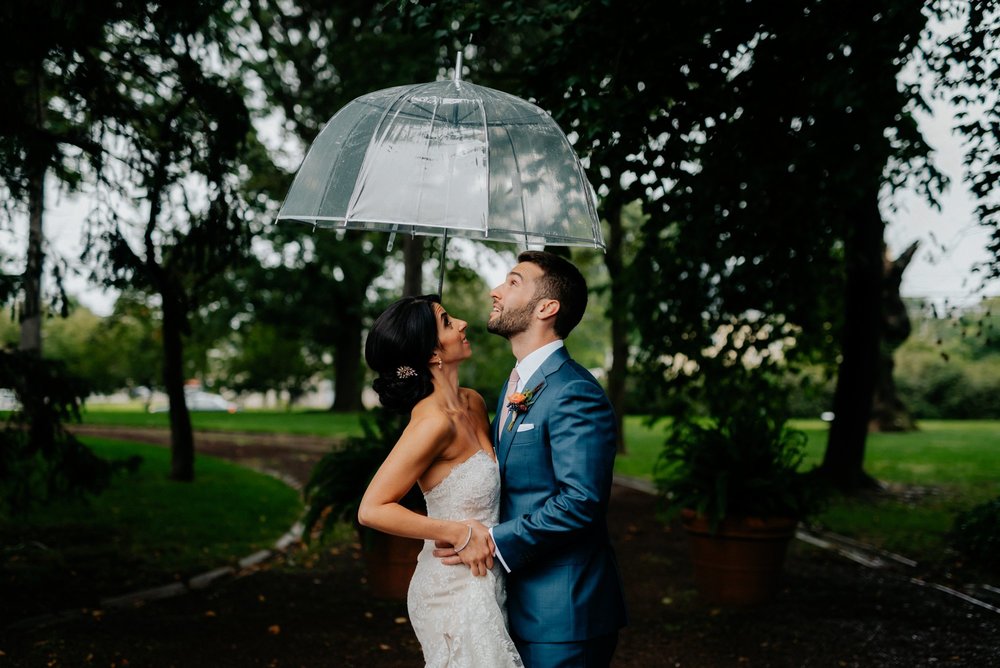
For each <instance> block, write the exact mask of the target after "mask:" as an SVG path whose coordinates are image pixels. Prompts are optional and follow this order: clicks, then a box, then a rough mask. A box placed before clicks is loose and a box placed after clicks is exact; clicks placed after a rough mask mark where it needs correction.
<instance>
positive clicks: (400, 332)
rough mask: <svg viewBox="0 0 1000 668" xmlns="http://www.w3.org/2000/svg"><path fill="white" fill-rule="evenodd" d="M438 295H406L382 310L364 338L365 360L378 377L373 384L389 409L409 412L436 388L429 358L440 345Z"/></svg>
mask: <svg viewBox="0 0 1000 668" xmlns="http://www.w3.org/2000/svg"><path fill="white" fill-rule="evenodd" d="M440 303H441V298H440V297H439V296H438V295H422V296H420V297H403V298H402V299H400V300H399V301H397V302H395V303H394V304H392V306H390V307H389V308H387V309H386V310H385V311H383V312H382V315H380V316H379V317H378V318H376V319H375V322H374V324H372V328H371V331H369V332H368V340H367V341H366V342H365V361H366V362H368V366H370V367H371V368H372V369H373V370H374V371H377V372H378V374H379V375H378V378H376V379H375V380H374V381H373V382H372V388H373V389H374V390H375V392H377V393H378V398H379V401H381V402H382V405H383V406H385V407H386V408H388V409H389V410H394V411H399V412H403V413H407V412H409V411H410V409H411V408H413V407H414V406H415V405H416V403H417V402H418V401H420V400H421V399H423V398H424V397H426V396H427V395H429V394H430V393H431V392H432V391H433V390H434V385H433V383H431V372H430V368H429V367H428V362H429V360H430V358H431V356H432V355H433V354H434V350H435V348H437V346H438V330H437V318H435V317H434V304H440Z"/></svg>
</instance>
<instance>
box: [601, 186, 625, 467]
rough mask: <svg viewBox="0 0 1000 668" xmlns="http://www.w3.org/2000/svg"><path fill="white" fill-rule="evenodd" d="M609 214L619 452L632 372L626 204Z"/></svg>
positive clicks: (612, 374)
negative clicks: (625, 270)
mask: <svg viewBox="0 0 1000 668" xmlns="http://www.w3.org/2000/svg"><path fill="white" fill-rule="evenodd" d="M605 215H606V217H607V220H608V226H609V227H610V229H611V235H610V237H609V238H608V248H607V252H606V253H605V254H604V264H605V265H606V266H607V267H608V275H609V276H610V280H611V369H609V370H608V398H609V399H610V400H611V405H612V406H614V409H615V422H616V427H617V433H618V442H617V446H618V452H619V453H624V452H625V429H624V426H625V425H624V420H625V411H626V409H627V407H626V405H625V400H626V393H625V379H626V376H627V374H628V329H629V322H628V309H627V307H626V303H625V295H624V292H625V286H624V284H623V280H622V278H621V277H622V237H623V235H624V232H623V230H622V220H621V215H622V207H621V205H620V204H618V203H612V204H607V205H606V207H605Z"/></svg>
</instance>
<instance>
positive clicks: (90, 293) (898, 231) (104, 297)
mask: <svg viewBox="0 0 1000 668" xmlns="http://www.w3.org/2000/svg"><path fill="white" fill-rule="evenodd" d="M932 108H933V110H934V114H933V115H927V114H919V115H918V121H919V123H920V127H921V130H922V131H923V133H924V136H925V138H926V140H927V141H928V143H929V144H930V145H931V147H932V148H933V149H934V151H935V155H934V161H935V163H936V164H937V165H938V167H939V169H941V170H942V171H943V172H944V173H945V174H946V175H948V176H949V177H950V179H951V185H950V187H949V189H948V190H947V191H946V192H945V193H944V194H943V195H942V196H941V198H940V201H941V210H940V211H939V210H936V209H934V208H932V207H930V206H929V205H928V204H927V203H925V202H924V201H922V199H921V197H920V196H918V195H917V194H916V193H915V192H912V191H907V192H903V193H900V194H898V195H897V197H896V198H895V201H896V203H897V204H898V205H899V208H898V210H897V211H889V210H887V208H886V207H883V214H884V216H885V219H886V221H887V223H888V224H887V228H886V243H887V245H888V248H889V252H890V254H891V255H892V257H896V256H897V255H898V254H899V253H900V252H902V251H903V250H904V249H905V248H906V247H907V246H908V245H909V244H910V243H912V242H913V241H915V240H920V249H919V251H918V253H917V255H916V257H915V258H914V259H913V261H912V262H911V263H910V265H909V267H908V268H907V270H906V272H905V273H904V274H903V282H902V286H901V292H902V294H903V296H904V297H914V298H925V299H929V300H932V301H934V302H936V303H938V304H942V303H943V302H944V301H945V300H947V303H948V304H953V305H967V304H972V303H975V302H977V301H979V299H981V295H982V294H988V295H997V294H1000V283H997V282H994V283H992V284H991V285H989V286H988V287H987V288H986V290H985V292H979V291H977V288H978V287H979V280H980V279H979V278H978V276H977V275H975V274H974V273H973V272H972V267H973V266H974V265H975V264H977V263H981V262H984V261H986V260H987V259H988V255H987V253H986V251H985V248H986V243H987V239H988V234H989V232H988V230H987V229H986V228H983V227H981V226H979V225H978V224H977V223H976V219H975V216H974V202H973V200H972V197H971V195H970V194H969V192H968V189H967V188H966V187H965V184H964V183H963V182H962V143H961V140H960V138H958V137H956V136H954V135H953V134H952V132H951V127H952V125H953V123H954V119H953V116H952V114H951V111H950V109H949V108H948V107H947V106H945V105H943V103H939V104H937V106H936V107H932ZM47 203H48V207H47V210H46V214H45V215H46V218H45V221H44V224H45V235H46V238H47V240H48V245H49V247H50V248H51V249H52V250H54V252H55V253H58V254H59V255H60V256H62V257H63V258H65V259H66V260H68V261H69V262H70V263H71V265H72V264H74V263H75V264H76V265H79V262H78V260H77V258H79V255H80V251H81V239H82V234H83V219H84V217H85V216H86V214H87V211H88V209H89V203H88V202H87V200H86V199H84V198H81V197H68V196H66V195H63V194H61V193H60V192H59V191H58V190H57V188H55V187H49V188H48V191H47ZM26 239H27V221H26V220H19V221H15V224H14V229H12V230H4V231H2V232H0V244H2V245H3V247H4V248H7V249H9V250H11V251H12V253H13V254H14V255H15V256H16V257H21V256H22V255H23V252H24V250H23V249H24V248H25V247H26ZM449 252H450V253H451V252H462V251H461V249H453V248H452V247H451V246H449ZM22 262H23V260H22ZM480 267H481V268H482V271H481V273H482V274H483V275H484V278H485V279H486V281H487V284H488V285H491V286H492V285H496V284H498V283H500V282H502V280H503V278H504V275H505V273H506V269H507V268H506V267H504V266H502V263H486V264H485V265H484V264H481V265H480ZM7 269H8V271H10V270H16V271H20V270H21V268H20V267H8V268H7ZM66 286H67V290H68V292H69V293H70V294H71V295H73V296H75V297H76V298H78V299H79V300H80V302H81V303H82V304H83V305H84V306H86V307H87V308H89V309H91V310H92V311H94V312H95V313H97V314H99V315H107V314H109V313H110V312H111V309H112V307H113V305H114V301H115V294H114V293H113V292H107V291H105V290H103V289H101V288H100V287H97V286H93V285H90V284H88V283H87V281H86V279H85V278H84V277H83V276H74V275H70V276H69V277H68V278H67V281H66Z"/></svg>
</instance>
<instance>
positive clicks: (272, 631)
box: [267, 624, 281, 636]
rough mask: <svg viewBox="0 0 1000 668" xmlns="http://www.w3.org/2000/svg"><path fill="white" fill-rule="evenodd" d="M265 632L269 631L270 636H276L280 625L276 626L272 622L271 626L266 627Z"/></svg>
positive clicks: (279, 630)
mask: <svg viewBox="0 0 1000 668" xmlns="http://www.w3.org/2000/svg"><path fill="white" fill-rule="evenodd" d="M267 632H268V633H270V634H271V635H272V636H276V635H278V634H279V633H281V627H280V626H278V625H277V624H272V625H271V626H268V627H267Z"/></svg>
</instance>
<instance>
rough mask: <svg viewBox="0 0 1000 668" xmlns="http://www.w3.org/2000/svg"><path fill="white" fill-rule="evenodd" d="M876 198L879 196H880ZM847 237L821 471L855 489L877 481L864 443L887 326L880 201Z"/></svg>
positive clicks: (873, 201) (840, 485) (836, 482)
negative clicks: (837, 357)
mask: <svg viewBox="0 0 1000 668" xmlns="http://www.w3.org/2000/svg"><path fill="white" fill-rule="evenodd" d="M875 195H877V193H876V194H875ZM875 195H873V196H871V197H869V198H867V200H866V201H867V202H869V204H868V205H867V206H866V210H865V211H863V212H862V213H861V215H859V216H858V217H857V218H856V223H855V224H854V225H852V226H851V227H850V228H849V229H848V230H847V234H846V235H845V244H844V253H845V263H846V294H845V298H844V328H843V331H842V332H841V345H840V350H841V362H840V369H839V372H838V375H837V388H836V390H835V392H834V397H833V411H834V416H835V417H834V422H833V424H832V425H831V427H830V436H829V439H828V440H827V446H826V453H825V455H824V457H823V464H822V466H821V472H822V473H823V474H824V476H825V477H826V478H827V480H829V481H830V482H831V483H832V484H833V485H835V486H836V487H838V488H840V489H844V490H852V489H858V488H861V487H864V486H870V485H871V484H872V483H873V482H874V481H873V480H872V478H871V477H869V476H868V475H867V474H866V473H865V472H864V459H865V439H866V438H867V435H868V421H869V419H870V418H871V412H872V398H873V396H874V393H875V379H876V375H877V373H878V371H877V367H878V359H879V341H880V329H881V325H882V299H881V295H882V291H881V289H880V287H881V285H882V247H883V246H882V244H883V242H882V234H883V230H884V223H883V222H882V216H881V214H880V213H879V210H878V207H877V202H878V198H877V196H875Z"/></svg>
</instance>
